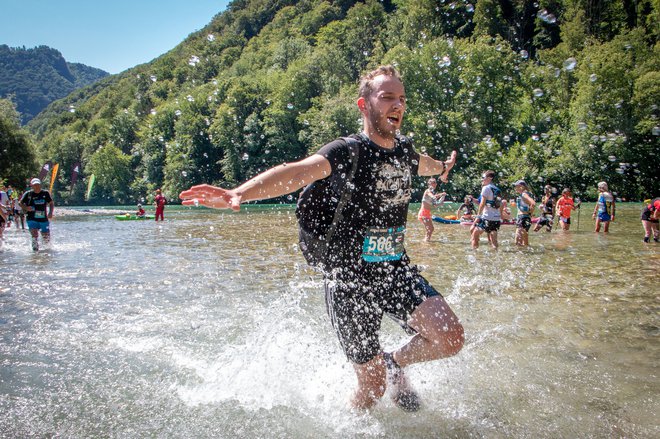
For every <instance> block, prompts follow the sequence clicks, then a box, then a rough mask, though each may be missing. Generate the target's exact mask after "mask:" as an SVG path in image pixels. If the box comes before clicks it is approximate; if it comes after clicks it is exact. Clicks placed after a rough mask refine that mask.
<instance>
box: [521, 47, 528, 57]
mask: <svg viewBox="0 0 660 439" xmlns="http://www.w3.org/2000/svg"><path fill="white" fill-rule="evenodd" d="M520 57H521V58H522V59H527V58H529V52H527V51H526V50H525V49H523V50H521V51H520Z"/></svg>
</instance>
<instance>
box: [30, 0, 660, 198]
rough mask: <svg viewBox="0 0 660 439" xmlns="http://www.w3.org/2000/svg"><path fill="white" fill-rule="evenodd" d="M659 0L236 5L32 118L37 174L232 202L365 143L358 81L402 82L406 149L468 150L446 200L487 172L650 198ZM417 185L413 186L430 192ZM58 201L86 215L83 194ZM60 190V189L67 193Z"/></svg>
mask: <svg viewBox="0 0 660 439" xmlns="http://www.w3.org/2000/svg"><path fill="white" fill-rule="evenodd" d="M659 8H660V3H658V1H656V0H638V1H632V0H624V1H620V0H616V1H615V0H538V1H537V2H531V1H522V0H499V1H498V0H479V1H474V0H472V1H470V2H468V1H464V0H457V1H449V0H447V1H443V0H407V1H404V0H393V1H387V0H386V1H376V0H366V1H354V0H337V1H327V0H303V1H293V0H235V1H233V2H232V3H231V4H230V6H229V7H228V9H227V10H226V11H225V12H223V13H221V14H219V15H217V16H216V17H214V18H213V19H212V20H211V22H210V24H209V25H208V26H206V27H205V28H204V29H202V30H201V31H199V32H196V33H194V34H191V35H190V36H189V37H188V38H187V39H186V40H185V41H184V42H182V43H181V44H180V45H179V46H177V47H176V48H174V49H173V50H172V51H170V52H169V53H167V54H165V55H163V56H161V57H160V58H158V59H156V60H154V61H153V62H151V63H149V64H144V65H140V66H138V67H135V68H133V69H131V70H128V71H126V72H124V73H122V74H120V75H116V76H111V77H109V78H106V79H104V80H102V81H100V82H98V83H96V84H94V85H92V86H90V87H87V88H85V89H83V90H80V91H76V92H74V93H72V94H71V95H69V96H68V97H66V98H65V99H63V100H60V101H57V102H55V103H53V104H52V105H51V106H50V107H49V108H48V109H47V110H46V111H44V112H43V113H41V114H40V115H39V117H37V118H36V119H34V120H33V121H32V122H31V123H30V125H29V128H30V130H31V131H32V132H33V133H34V134H35V136H36V138H37V141H38V146H39V150H40V157H41V158H42V159H43V160H52V161H53V162H57V163H60V168H61V169H70V168H71V166H72V164H73V163H75V162H77V161H81V162H82V164H83V166H82V172H83V175H85V176H90V175H91V174H95V175H96V182H97V185H96V188H95V189H94V192H93V195H92V198H93V201H94V200H95V201H96V202H103V203H111V202H120V203H124V202H134V200H137V199H140V198H141V197H144V196H147V194H151V193H153V190H154V189H155V188H158V187H162V188H163V189H164V191H165V192H166V194H167V195H168V197H169V198H172V199H175V198H176V195H177V194H178V192H179V191H180V190H182V189H183V188H187V187H189V186H190V185H193V184H196V183H200V182H210V183H214V184H220V185H228V186H233V185H235V184H237V183H238V182H242V181H243V180H245V179H247V178H249V177H251V176H253V175H255V174H256V173H258V172H260V171H263V170H265V169H267V168H268V167H270V166H273V165H275V164H279V163H282V162H284V161H291V160H296V159H299V158H301V157H303V156H304V155H306V154H307V153H309V152H310V151H315V150H317V149H318V148H319V147H320V146H321V145H322V144H323V143H325V142H327V141H329V140H331V139H333V138H335V137H337V136H340V135H345V134H348V133H352V132H356V131H358V130H359V129H360V125H359V124H360V118H359V113H358V111H357V108H356V106H355V99H356V93H357V80H358V77H359V75H360V74H361V73H363V72H364V71H365V70H367V69H370V68H373V67H376V66H377V65H379V64H385V63H392V64H395V65H396V66H398V68H399V69H400V71H401V72H402V74H403V76H404V81H405V83H406V87H407V94H408V100H409V103H408V111H407V114H406V119H405V124H404V129H403V134H406V135H408V136H410V137H412V138H413V139H414V141H415V144H416V147H417V149H418V150H420V151H424V152H426V153H429V154H431V155H432V156H435V157H444V156H446V155H447V154H448V153H449V152H450V151H451V150H452V149H457V150H459V151H460V154H459V162H458V164H457V166H456V172H455V173H454V174H453V178H452V182H451V183H450V184H449V185H448V186H447V187H446V188H445V189H446V190H447V191H448V192H449V193H450V195H451V196H457V197H462V195H463V194H465V193H467V192H470V193H474V192H476V190H477V188H478V187H479V181H478V176H479V175H480V172H481V171H482V170H484V169H494V170H495V171H497V172H498V173H499V175H500V178H499V180H500V183H501V185H502V187H505V188H506V187H507V184H509V183H511V182H513V181H515V180H517V179H519V178H525V179H527V180H529V181H532V182H533V183H534V186H535V188H534V189H535V191H536V192H537V193H538V189H539V187H540V186H542V185H544V184H546V183H551V184H554V185H557V186H558V187H560V188H561V187H564V186H566V185H569V186H571V187H573V188H574V189H575V192H576V193H577V194H578V195H579V196H581V197H589V196H591V197H593V195H594V193H595V185H596V183H597V182H598V181H601V180H606V181H608V182H609V184H610V187H611V188H613V190H614V191H615V192H616V193H617V195H618V196H619V197H622V198H626V199H641V198H644V197H648V196H650V195H657V193H658V184H657V175H658V165H659V164H660V163H659V160H658V151H659V148H658V145H659V142H658V139H659V136H660V128H659V127H658V125H659V124H660V122H659V121H658V107H657V105H658V103H659V102H660V45H659V44H658V33H659V32H660V30H659V26H658V23H660V10H659ZM423 184H424V183H423V181H422V180H421V179H420V180H419V181H418V185H419V187H420V188H421V187H422V186H423ZM58 187H59V188H61V189H60V190H59V193H58V196H59V197H60V199H61V198H64V199H65V201H66V202H69V203H80V202H81V201H82V199H83V191H84V182H81V183H79V184H78V185H77V186H76V188H74V190H73V191H71V193H69V192H68V187H69V176H68V175H67V173H66V172H65V173H62V174H61V176H60V180H59V181H58ZM65 188H66V189H65Z"/></svg>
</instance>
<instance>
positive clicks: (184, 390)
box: [0, 204, 660, 438]
mask: <svg viewBox="0 0 660 439" xmlns="http://www.w3.org/2000/svg"><path fill="white" fill-rule="evenodd" d="M617 208H618V213H619V215H618V216H617V222H616V223H614V224H613V225H612V229H611V230H612V232H611V233H610V234H609V235H607V236H605V235H603V234H600V235H596V234H594V233H593V232H592V228H593V223H592V222H591V219H590V215H588V213H589V212H590V211H591V209H590V208H587V207H585V209H584V210H585V212H584V213H583V214H582V215H581V218H580V230H579V231H577V230H575V229H577V227H576V225H577V221H576V220H577V217H575V218H574V224H573V226H572V227H573V229H574V231H572V232H570V233H562V232H552V233H550V234H548V233H543V232H539V233H536V234H532V235H531V237H530V243H531V247H530V248H529V249H526V250H519V249H516V248H515V246H514V243H513V228H512V227H504V226H503V227H502V229H501V230H500V243H501V248H500V251H498V252H494V251H492V250H490V249H488V248H487V246H486V242H485V240H482V247H481V248H480V249H479V250H477V251H473V250H471V249H470V246H469V238H468V230H467V228H465V227H463V226H459V225H442V224H438V225H437V226H436V232H435V234H434V241H432V242H431V243H423V242H422V237H423V230H422V227H421V225H420V223H419V222H418V221H417V220H416V218H415V215H416V212H415V211H414V210H413V209H411V214H410V217H409V228H408V233H407V238H406V239H407V248H408V252H409V254H410V255H411V258H412V260H413V261H414V262H416V263H417V264H420V265H422V266H423V267H424V268H425V271H424V275H425V276H426V277H427V278H428V279H429V280H430V282H431V283H432V284H433V285H434V286H435V287H436V288H437V289H438V290H439V291H440V292H441V293H442V294H443V295H444V296H445V297H446V298H447V300H448V301H449V302H450V304H451V306H452V307H453V308H454V310H455V312H456V314H457V315H458V316H459V317H460V318H461V320H462V322H463V324H464V326H465V332H466V343H465V347H464V349H463V350H462V351H461V353H459V355H457V356H456V357H453V358H450V359H447V360H443V361H436V362H432V363H427V364H420V365H415V366H413V367H411V368H410V369H409V375H410V377H411V380H412V381H413V383H415V386H416V387H417V389H418V391H419V393H420V395H421V397H422V398H423V402H424V407H423V409H422V410H421V411H420V412H418V413H415V414H407V413H404V412H402V411H400V410H399V409H398V408H397V407H395V406H394V405H393V404H392V403H391V402H390V401H389V400H387V399H384V400H383V401H382V402H381V403H380V404H379V405H378V406H377V407H376V408H375V409H374V410H373V411H371V412H369V413H355V412H352V411H351V410H350V408H349V405H348V399H349V397H350V394H351V391H352V389H353V388H354V386H355V378H354V375H353V371H352V368H351V366H350V365H349V364H348V363H347V362H346V360H345V359H344V357H343V354H342V353H341V350H340V348H339V344H338V342H337V341H336V338H335V335H334V332H333V330H332V328H331V326H330V323H329V320H328V318H327V317H326V313H325V305H324V299H323V287H322V283H321V279H320V277H319V276H318V275H316V274H315V273H314V272H313V271H311V270H309V269H308V268H307V267H306V265H305V263H304V259H303V258H302V255H301V254H300V253H299V251H298V249H297V245H296V236H297V235H296V234H297V232H296V226H295V216H294V214H293V210H292V209H291V208H286V207H285V208H258V209H254V208H253V209H248V210H247V212H241V213H238V214H235V213H223V212H219V211H210V210H204V209H192V210H190V209H180V210H175V209H171V208H169V209H167V211H166V219H167V220H166V221H165V222H164V223H155V222H152V221H125V222H120V221H116V220H115V219H114V217H112V216H111V215H91V216H68V217H59V218H56V220H55V221H54V223H53V225H52V233H53V244H52V246H51V248H50V249H46V250H42V251H39V252H36V253H35V252H32V251H31V250H30V245H29V238H28V234H27V232H21V231H19V230H15V229H14V228H11V229H9V230H7V231H6V232H5V242H4V243H3V246H2V249H1V250H0V258H1V259H0V269H1V270H2V273H3V279H4V280H3V282H2V283H0V361H1V364H2V368H1V369H0V435H1V436H2V437H11V438H14V437H53V436H54V437H81V438H82V437H181V438H184V437H185V438H191V437H195V438H203V437H228V438H229V437H232V438H233V437H246V438H254V437H264V438H273V437H282V438H312V437H313V438H346V437H364V438H368V437H383V438H385V437H402V438H417V437H420V438H437V437H496V438H498V437H501V438H508V437H529V438H538V437H658V436H659V435H660V426H659V425H658V408H659V402H658V393H659V391H660V383H659V380H658V372H657V371H658V370H659V369H658V366H659V359H660V349H659V347H660V344H659V343H658V335H659V330H658V328H659V326H660V322H659V318H658V315H659V313H658V308H659V307H658V299H659V296H658V288H657V283H658V270H659V268H660V245H658V244H644V243H642V236H643V233H642V229H641V225H640V223H639V219H638V218H639V209H640V206H639V205H623V204H621V205H618V206H617ZM406 339H407V337H406V335H405V334H403V333H402V331H400V330H399V329H398V327H396V326H395V325H394V324H393V323H391V322H389V320H387V319H386V321H385V322H384V325H383V331H382V337H381V340H382V344H383V345H384V346H385V347H386V348H387V349H393V348H395V347H396V346H398V345H400V344H402V343H404V342H405V341H406Z"/></svg>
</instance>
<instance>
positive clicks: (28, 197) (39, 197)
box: [21, 191, 53, 222]
mask: <svg viewBox="0 0 660 439" xmlns="http://www.w3.org/2000/svg"><path fill="white" fill-rule="evenodd" d="M51 201H53V199H52V198H51V197H50V193H49V192H48V191H41V192H39V193H38V194H36V193H34V191H28V192H26V193H24V194H23V198H21V204H24V205H26V206H32V207H34V210H31V211H29V212H28V213H27V220H28V221H39V222H45V221H48V214H47V212H46V207H47V206H48V204H49V203H50V202H51Z"/></svg>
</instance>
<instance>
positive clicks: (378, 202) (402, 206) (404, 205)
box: [318, 138, 419, 267]
mask: <svg viewBox="0 0 660 439" xmlns="http://www.w3.org/2000/svg"><path fill="white" fill-rule="evenodd" d="M359 148H360V153H359V162H358V168H357V171H356V174H355V178H354V179H353V184H354V185H355V190H354V192H353V195H352V197H351V200H350V202H349V203H348V204H347V205H346V207H345V209H344V212H343V219H342V220H341V221H340V222H339V225H338V226H337V230H336V232H335V234H334V236H333V238H332V241H331V242H330V254H331V257H332V258H333V259H335V260H337V261H341V263H340V264H338V265H341V266H347V267H348V266H351V265H353V264H355V263H356V262H357V261H359V260H360V259H361V258H362V259H365V254H364V253H365V251H366V249H367V247H369V242H370V241H369V240H370V239H372V240H373V243H374V248H375V247H376V243H380V242H383V240H387V239H388V238H391V239H394V240H397V241H400V242H399V244H400V247H401V250H402V252H403V254H402V257H401V258H398V257H397V258H394V259H395V260H399V259H403V258H405V257H406V256H405V250H404V249H403V231H404V230H405V226H406V220H407V217H408V205H409V203H410V196H411V193H412V176H413V175H417V172H418V168H419V154H418V153H417V152H416V151H415V150H414V149H413V147H412V144H411V142H410V141H409V140H407V139H405V138H399V139H397V141H396V145H395V147H394V148H393V149H386V148H382V147H380V146H378V145H377V144H375V143H373V142H372V141H366V140H365V141H363V142H361V144H360V146H359ZM318 154H320V155H322V156H323V157H325V158H326V159H328V161H329V162H330V166H331V168H332V173H333V174H334V173H340V174H341V173H346V174H348V173H349V172H350V169H351V163H352V162H351V157H350V149H349V146H348V145H347V144H346V142H344V141H343V140H341V139H337V140H335V141H332V142H330V143H328V144H327V145H325V146H323V147H322V148H321V149H320V150H319V152H318ZM328 178H330V177H328ZM369 257H371V258H372V259H371V260H369V259H366V260H367V261H368V262H380V260H379V259H378V256H374V255H372V256H367V258H369ZM337 258H338V259H337Z"/></svg>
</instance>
